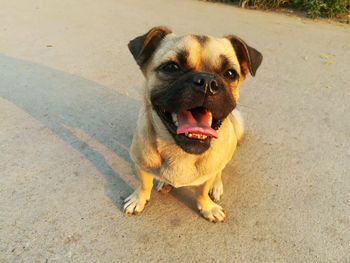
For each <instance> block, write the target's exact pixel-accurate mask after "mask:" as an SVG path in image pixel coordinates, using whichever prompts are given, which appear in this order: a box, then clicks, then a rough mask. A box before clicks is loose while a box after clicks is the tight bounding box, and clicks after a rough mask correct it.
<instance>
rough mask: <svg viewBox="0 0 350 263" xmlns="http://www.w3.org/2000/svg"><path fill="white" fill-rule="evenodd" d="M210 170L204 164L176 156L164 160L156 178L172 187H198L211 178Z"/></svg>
mask: <svg viewBox="0 0 350 263" xmlns="http://www.w3.org/2000/svg"><path fill="white" fill-rule="evenodd" d="M211 170H212V169H209V167H207V166H206V164H205V162H198V161H196V160H195V159H194V158H188V157H181V156H177V157H175V158H170V159H167V160H164V161H163V163H162V166H161V168H160V169H159V173H158V174H157V175H156V177H157V178H158V179H159V180H161V181H164V182H166V183H169V184H171V185H172V186H174V187H182V186H191V185H200V184H202V183H204V182H205V181H207V180H208V179H209V178H210V177H211V176H213V172H212V171H211ZM203 172H205V173H203Z"/></svg>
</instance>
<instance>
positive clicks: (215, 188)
mask: <svg viewBox="0 0 350 263" xmlns="http://www.w3.org/2000/svg"><path fill="white" fill-rule="evenodd" d="M223 193H224V186H223V184H222V181H221V180H217V181H215V182H214V183H213V185H212V187H211V188H210V190H209V196H210V198H211V199H212V200H213V201H215V202H219V201H220V199H221V196H222V195H223Z"/></svg>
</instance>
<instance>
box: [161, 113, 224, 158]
mask: <svg viewBox="0 0 350 263" xmlns="http://www.w3.org/2000/svg"><path fill="white" fill-rule="evenodd" d="M154 110H155V111H156V113H157V114H158V116H159V118H160V119H161V121H162V123H163V124H164V126H165V127H166V128H167V130H168V132H169V133H170V134H171V136H172V137H173V138H174V140H175V143H176V144H177V145H178V146H179V147H181V148H182V149H183V150H184V151H185V152H187V153H190V154H196V155H199V154H202V153H204V152H205V151H207V150H208V149H209V148H210V144H211V141H212V139H213V137H212V136H210V135H205V134H201V133H191V132H186V133H180V134H178V133H177V130H178V122H177V120H175V119H174V118H175V117H174V116H175V115H174V113H172V112H170V111H167V110H165V109H164V107H161V106H154ZM192 110H193V111H198V110H203V108H202V107H196V108H194V109H191V110H189V111H192ZM222 121H223V120H216V119H213V120H212V124H211V128H212V129H213V130H218V129H219V128H220V125H221V123H222ZM214 140H215V139H214Z"/></svg>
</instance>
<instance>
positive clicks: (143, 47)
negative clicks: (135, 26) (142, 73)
mask: <svg viewBox="0 0 350 263" xmlns="http://www.w3.org/2000/svg"><path fill="white" fill-rule="evenodd" d="M169 33H171V30H170V29H169V28H167V27H164V26H159V27H154V28H152V29H151V30H150V31H148V32H147V33H146V34H144V35H142V36H139V37H136V38H135V39H133V40H131V41H130V42H129V44H128V47H129V50H130V52H131V54H132V55H133V56H134V59H135V60H136V62H137V64H138V65H139V66H140V68H142V67H143V66H144V65H145V64H146V63H147V61H148V60H149V59H150V58H151V56H152V55H153V53H154V51H155V50H156V49H157V47H158V46H159V44H160V42H161V41H162V40H163V38H164V37H165V36H166V35H167V34H169Z"/></svg>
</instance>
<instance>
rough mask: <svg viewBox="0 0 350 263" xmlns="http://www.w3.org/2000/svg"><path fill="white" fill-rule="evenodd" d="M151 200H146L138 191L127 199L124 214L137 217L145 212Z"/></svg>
mask: <svg viewBox="0 0 350 263" xmlns="http://www.w3.org/2000/svg"><path fill="white" fill-rule="evenodd" d="M148 200H149V199H147V198H145V197H144V196H143V195H142V193H140V190H139V189H137V190H136V191H135V192H134V193H132V194H131V195H130V196H128V197H127V198H125V200H124V207H123V212H124V214H126V215H131V214H132V215H137V214H139V213H141V212H142V211H143V209H144V208H145V205H146V204H147V202H148Z"/></svg>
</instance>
